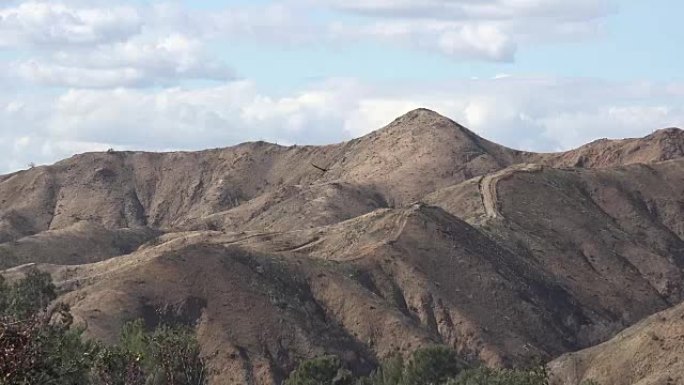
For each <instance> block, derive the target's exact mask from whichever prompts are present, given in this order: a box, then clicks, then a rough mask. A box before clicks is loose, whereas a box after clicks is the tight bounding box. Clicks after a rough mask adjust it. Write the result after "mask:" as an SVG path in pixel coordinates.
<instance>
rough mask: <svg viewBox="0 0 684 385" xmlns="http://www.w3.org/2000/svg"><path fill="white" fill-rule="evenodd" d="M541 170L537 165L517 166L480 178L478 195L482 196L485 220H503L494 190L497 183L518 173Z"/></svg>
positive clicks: (541, 167)
mask: <svg viewBox="0 0 684 385" xmlns="http://www.w3.org/2000/svg"><path fill="white" fill-rule="evenodd" d="M542 170H543V166H541V165H539V164H518V165H515V166H512V167H509V168H507V169H504V170H501V171H498V172H495V173H493V174H489V175H485V176H484V177H482V178H481V179H480V193H481V194H482V205H483V206H484V210H485V215H486V216H487V218H503V215H501V212H500V211H499V207H498V204H499V200H498V197H497V190H496V186H497V183H499V181H501V180H503V179H507V178H510V177H512V176H513V175H515V173H518V172H539V171H542Z"/></svg>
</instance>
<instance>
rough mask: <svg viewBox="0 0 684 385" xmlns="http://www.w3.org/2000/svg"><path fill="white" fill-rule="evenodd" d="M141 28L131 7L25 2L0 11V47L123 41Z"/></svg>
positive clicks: (137, 17)
mask: <svg viewBox="0 0 684 385" xmlns="http://www.w3.org/2000/svg"><path fill="white" fill-rule="evenodd" d="M141 27H142V18H141V16H140V14H139V13H138V10H137V9H136V8H133V7H125V6H118V7H117V6H114V7H111V6H108V7H97V8H92V7H81V8H73V7H70V6H67V5H65V4H62V3H59V2H34V1H27V2H22V3H19V4H18V5H16V6H10V7H6V8H0V47H2V46H6V47H11V46H19V47H25V46H26V45H34V46H62V45H92V44H98V43H102V42H111V41H120V40H124V39H126V38H127V37H129V36H132V35H135V34H137V33H138V32H139V30H140V28H141Z"/></svg>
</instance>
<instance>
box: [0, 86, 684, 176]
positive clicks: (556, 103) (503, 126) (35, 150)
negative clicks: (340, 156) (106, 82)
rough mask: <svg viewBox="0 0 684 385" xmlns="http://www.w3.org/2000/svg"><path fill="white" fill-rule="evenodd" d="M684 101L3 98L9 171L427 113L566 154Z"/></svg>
mask: <svg viewBox="0 0 684 385" xmlns="http://www.w3.org/2000/svg"><path fill="white" fill-rule="evenodd" d="M682 89H683V88H682V86H681V84H675V83H672V84H656V83H653V84H651V83H606V82H599V81H593V80H582V79H556V78H518V77H515V76H509V77H505V78H498V79H481V80H460V81H454V82H448V83H439V84H435V83H431V84H424V83H421V84H413V85H409V84H404V85H387V84H382V85H378V84H364V83H361V82H359V81H355V80H352V79H331V80H328V81H324V82H321V83H318V84H315V85H312V86H309V87H305V88H303V89H301V90H299V91H296V92H293V93H291V94H287V95H281V96H275V95H271V94H264V93H263V92H260V91H259V87H257V85H256V84H254V83H253V82H250V81H234V82H228V83H225V84H222V85H217V86H206V87H203V88H162V89H123V88H120V89H114V90H106V89H103V90H70V91H67V92H64V93H62V94H60V95H58V96H56V97H50V96H48V95H41V96H25V97H10V96H8V95H5V96H4V97H3V96H2V95H0V150H2V151H3V153H4V154H6V156H5V157H4V158H3V159H5V160H4V162H1V163H0V169H3V170H11V169H14V168H17V167H23V166H24V165H25V164H28V163H29V162H31V161H35V162H38V163H42V162H49V161H54V160H56V159H58V158H60V157H63V156H67V155H70V154H71V153H73V152H78V151H83V150H94V149H98V150H103V149H106V148H109V147H114V148H118V149H145V150H168V149H185V150H193V149H203V148H209V147H217V146H219V147H220V146H229V145H233V144H236V143H239V142H243V141H249V140H267V141H272V142H279V143H301V144H312V143H313V144H322V143H332V142H337V141H341V140H346V139H350V138H352V137H357V136H360V135H363V134H366V133H368V132H370V131H372V130H374V129H377V128H379V127H381V126H383V125H384V124H387V123H389V122H390V121H391V120H393V119H394V118H396V117H397V116H399V115H401V114H403V113H405V112H407V111H408V110H411V109H414V108H417V107H427V108H431V109H434V110H437V111H438V112H440V113H442V114H444V115H446V116H449V117H451V118H453V119H454V120H456V121H458V122H460V123H461V124H463V125H465V126H467V127H469V128H471V129H473V130H474V131H475V132H476V133H478V134H480V135H482V136H484V137H485V138H487V139H490V140H494V141H497V142H499V143H502V144H504V145H507V146H510V147H515V148H521V149H526V150H535V151H556V150H564V149H569V148H572V147H575V146H578V145H581V144H584V143H586V142H588V141H591V140H594V139H597V138H601V137H611V138H620V137H627V136H643V135H646V134H648V133H650V132H651V131H652V130H653V129H657V128H663V127H669V126H683V125H684V107H682V106H684V93H683V92H681V90H682ZM418 95H419V96H418ZM569 95H572V97H570V96H569Z"/></svg>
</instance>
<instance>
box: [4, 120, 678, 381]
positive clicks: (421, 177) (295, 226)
mask: <svg viewBox="0 0 684 385" xmlns="http://www.w3.org/2000/svg"><path fill="white" fill-rule="evenodd" d="M683 145H684V135H683V132H682V131H681V130H678V129H666V130H662V131H658V132H656V133H654V134H651V135H649V136H647V137H645V138H642V139H627V140H619V141H608V142H606V141H600V142H593V143H590V144H588V145H586V146H583V147H580V148H579V149H576V150H572V151H569V152H564V153H556V154H535V153H529V152H523V151H517V150H513V149H510V148H507V147H504V146H499V145H497V144H496V143H493V142H490V141H488V140H486V139H483V138H481V137H479V136H478V135H476V134H475V133H473V132H472V131H470V130H468V129H467V128H465V127H463V126H461V125H459V124H457V123H456V122H454V121H452V120H450V119H448V118H445V117H443V116H441V115H438V114H436V113H434V112H433V111H429V110H425V109H419V110H414V111H411V112H409V113H407V114H405V115H403V116H401V117H399V118H397V119H395V120H394V121H393V122H392V123H390V124H389V125H387V126H385V127H384V128H381V129H380V130H378V131H375V132H373V133H370V134H368V135H366V136H364V137H361V138H357V139H354V140H351V141H348V142H343V143H338V144H332V145H327V146H291V147H284V146H278V145H272V144H268V143H264V142H253V143H247V144H241V145H238V146H233V147H229V148H223V149H212V150H205V151H200V152H171V153H146V152H117V151H114V152H105V153H87V154H81V155H77V156H75V157H73V158H70V159H66V160H64V161H61V162H58V163H56V164H55V165H53V166H41V167H36V168H35V169H32V170H27V171H24V172H20V173H14V174H11V175H9V176H4V177H0V202H2V203H1V204H0V265H1V266H2V267H3V268H12V269H10V270H6V271H5V274H6V275H8V276H15V275H17V274H20V273H21V271H23V270H25V269H26V266H24V267H21V266H20V265H22V264H24V263H33V265H31V266H38V267H40V268H41V269H45V270H47V271H49V272H51V273H52V275H53V277H54V278H55V280H56V282H57V284H58V287H59V289H60V293H61V297H60V299H61V300H63V301H65V302H67V303H68V304H69V305H70V306H71V307H72V310H73V313H74V316H75V319H76V321H77V324H79V325H82V326H84V327H86V334H87V335H89V336H92V337H94V338H98V339H102V340H104V341H113V340H115V339H116V337H117V334H118V332H119V330H120V326H121V325H122V324H123V323H124V322H126V321H129V320H131V319H135V318H143V319H144V320H145V322H146V325H147V326H148V327H154V326H155V325H156V324H158V323H160V322H166V321H168V322H176V323H182V324H187V325H191V326H195V327H196V330H197V332H198V337H199V341H200V345H201V347H202V351H203V354H205V355H206V356H207V357H210V359H209V365H210V369H211V370H212V371H213V372H214V374H213V376H212V385H217V384H231V385H232V384H241V383H245V382H249V383H254V384H264V385H271V384H277V383H280V381H281V380H282V379H283V378H284V376H286V374H287V373H288V372H289V371H290V370H292V368H293V367H294V366H295V365H296V363H297V362H299V361H301V360H302V359H304V358H310V357H312V356H315V355H320V354H325V353H330V354H336V355H339V356H340V357H341V358H342V359H343V360H344V361H345V362H346V363H347V364H348V365H349V366H350V368H352V369H353V370H354V371H357V372H368V371H369V370H370V369H371V368H372V367H373V365H374V364H375V363H377V362H378V361H379V360H381V359H382V358H384V357H387V356H388V355H390V354H392V353H400V354H408V353H410V352H411V351H412V350H414V349H416V348H418V347H420V346H425V345H429V344H434V343H444V344H448V345H450V346H452V347H454V348H455V349H456V351H457V352H458V353H459V355H461V357H463V358H464V359H466V360H467V361H469V362H471V363H473V364H479V363H483V364H486V365H490V366H494V367H502V366H504V367H505V366H520V365H527V364H530V363H531V362H534V359H535V358H536V357H543V358H545V359H547V360H550V359H553V358H556V357H558V356H560V355H562V354H564V353H568V352H571V351H575V350H578V349H582V348H587V347H590V346H592V345H594V344H597V343H601V342H604V341H607V340H608V339H610V338H611V337H613V336H614V335H615V334H616V333H618V332H619V331H621V330H623V329H624V328H625V327H628V326H630V325H633V324H634V323H636V322H638V321H640V320H641V319H642V318H644V317H646V316H649V315H651V314H654V313H656V312H659V311H663V310H665V309H667V308H669V307H671V306H672V305H674V304H676V303H678V302H681V300H682V299H684V285H683V284H682V281H683V280H682V277H684V271H683V269H684V202H682V200H681V197H682V196H684V178H683V177H682V176H683V175H684V153H683V152H682V151H681V148H682V146H683ZM316 166H317V167H316ZM321 169H322V170H321ZM60 245H61V246H60ZM55 247H59V248H60V250H59V252H55V251H54V250H55ZM17 266H19V267H17ZM158 309H166V310H163V312H162V314H161V315H160V314H157V313H155V310H158ZM217 351H218V352H219V354H215V353H216V352H217Z"/></svg>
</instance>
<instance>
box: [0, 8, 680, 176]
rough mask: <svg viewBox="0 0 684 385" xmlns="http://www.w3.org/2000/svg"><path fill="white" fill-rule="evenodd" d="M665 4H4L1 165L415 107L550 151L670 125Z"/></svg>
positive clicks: (282, 132) (671, 61) (355, 127)
mask: <svg viewBox="0 0 684 385" xmlns="http://www.w3.org/2000/svg"><path fill="white" fill-rule="evenodd" d="M682 14H684V2H681V1H676V0H652V1H648V2H647V1H643V0H283V1H269V0H251V1H246V0H234V1H218V0H195V1H190V0H184V1H180V0H179V1H153V0H149V1H144V0H127V1H126V0H124V1H117V2H111V1H104V0H89V1H86V0H63V1H60V0H50V1H36V0H31V1H13V0H0V151H1V152H2V154H3V155H4V156H3V157H1V158H0V172H10V171H15V170H19V169H24V168H27V167H28V165H29V164H46V163H51V162H54V161H56V160H59V159H61V158H64V157H68V156H71V155H73V154H75V153H80V152H85V151H102V150H106V149H109V148H114V149H116V150H149V151H170V150H197V149H204V148H215V147H224V146H230V145H234V144H237V143H240V142H244V141H253V140H266V141H271V142H275V143H279V144H283V145H290V144H324V143H333V142H339V141H343V140H348V139H351V138H354V137H358V136H361V135H364V134H367V133H369V132H371V131H373V130H375V129H378V128H380V127H382V126H384V125H385V124H387V123H389V122H390V121H392V120H393V119H394V118H396V117H398V116H400V115H401V114H403V113H405V112H408V111H409V110H411V109H414V108H418V107H426V108H430V109H433V110H435V111H437V112H439V113H441V114H443V115H445V116H448V117H450V118H452V119H454V120H456V121H457V122H459V123H461V124H463V125H465V126H466V127H469V128H470V129H472V130H473V131H475V132H476V133H478V134H479V135H481V136H484V137H486V138H487V139H490V140H494V141H496V142H499V143H501V144H504V145H507V146H509V147H514V148H518V149H523V150H531V151H561V150H566V149H570V148H573V147H576V146H578V145H581V144H583V143H586V142H588V141H591V140H594V139H598V138H604V137H607V138H623V137H637V136H643V135H646V134H649V133H651V132H652V131H653V130H655V129H659V128H665V127H672V126H678V127H683V126H684V70H682V67H681V63H682V62H684V50H682V49H681V47H682V46H684V28H681V25H680V20H679V19H680V18H681V15H682Z"/></svg>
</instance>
